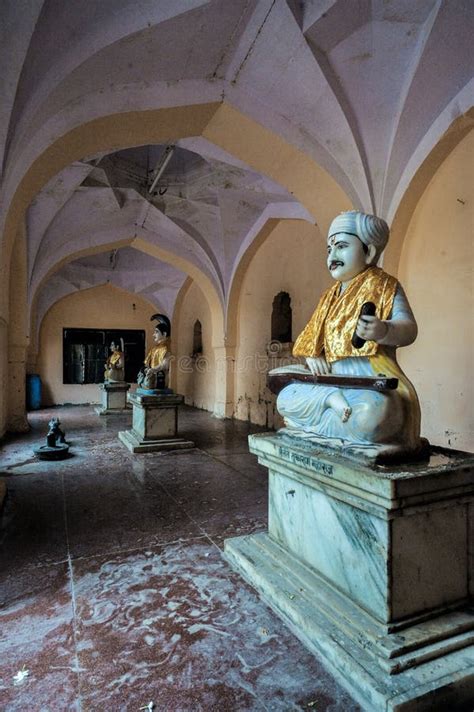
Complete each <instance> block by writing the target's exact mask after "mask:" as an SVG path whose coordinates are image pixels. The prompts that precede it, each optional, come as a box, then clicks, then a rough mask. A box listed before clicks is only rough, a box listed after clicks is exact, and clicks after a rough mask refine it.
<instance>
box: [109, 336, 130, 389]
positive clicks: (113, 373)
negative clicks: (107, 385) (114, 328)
mask: <svg viewBox="0 0 474 712" xmlns="http://www.w3.org/2000/svg"><path fill="white" fill-rule="evenodd" d="M110 351H111V354H110V356H109V357H108V358H107V361H106V362H105V371H104V380H105V381H109V382H113V383H116V382H123V381H124V380H125V357H124V354H123V351H122V350H121V348H120V345H119V344H118V343H117V342H115V341H112V343H111V344H110Z"/></svg>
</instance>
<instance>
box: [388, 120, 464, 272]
mask: <svg viewBox="0 0 474 712" xmlns="http://www.w3.org/2000/svg"><path fill="white" fill-rule="evenodd" d="M473 128H474V109H471V111H469V112H468V113H467V114H465V115H464V116H460V117H458V118H457V119H455V120H454V121H453V122H452V124H451V126H450V127H449V129H448V130H447V131H446V132H445V133H444V134H443V136H442V137H441V138H440V140H439V141H438V143H437V144H436V145H435V146H434V147H433V148H432V150H431V151H430V153H429V154H428V156H427V157H426V158H425V160H424V161H423V162H422V164H421V165H420V166H419V168H418V170H417V171H416V173H415V175H414V176H413V178H412V180H411V181H410V183H409V185H408V186H407V188H406V190H405V192H404V194H403V197H402V199H401V201H400V203H399V205H398V208H397V211H396V213H395V215H394V218H393V221H392V225H391V231H390V241H389V243H388V246H387V249H386V250H385V253H384V255H383V265H384V269H386V270H387V272H390V273H391V274H395V275H396V274H398V269H399V264H400V256H401V254H402V249H403V245H404V241H405V237H406V234H407V231H408V227H409V224H410V221H411V219H412V217H413V214H414V212H415V208H416V206H417V205H418V203H419V201H420V198H421V196H422V195H423V193H424V192H425V190H426V188H427V186H428V184H429V182H430V181H431V179H432V178H433V176H434V175H435V174H436V172H437V171H438V169H439V167H440V166H441V164H442V163H443V161H444V160H445V159H446V158H447V157H448V156H449V155H450V153H452V151H454V149H455V148H456V146H457V145H458V144H459V143H460V142H461V141H462V140H463V138H465V136H467V134H468V133H469V132H470V131H472V130H473Z"/></svg>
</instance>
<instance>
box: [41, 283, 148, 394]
mask: <svg viewBox="0 0 474 712" xmlns="http://www.w3.org/2000/svg"><path fill="white" fill-rule="evenodd" d="M133 304H135V309H134V308H133ZM154 309H155V310H156V308H154V307H153V305H152V304H150V302H147V301H146V300H145V299H143V298H141V297H139V296H138V295H137V294H130V293H128V292H125V291H123V290H121V289H117V288H116V287H114V286H112V285H109V284H107V285H103V286H101V287H94V288H92V289H86V290H83V291H81V292H75V293H74V294H70V295H68V296H67V297H64V298H63V299H61V300H60V301H59V302H57V303H56V304H54V306H52V307H51V309H50V310H49V311H48V312H47V314H46V316H45V318H44V319H43V323H42V324H41V329H40V338H39V355H38V363H37V366H38V369H37V372H38V373H39V374H40V376H41V381H42V385H43V405H52V404H60V403H97V402H98V401H99V386H98V385H97V384H92V383H91V384H82V385H81V384H63V367H62V365H63V328H67V327H69V328H71V329H75V328H79V329H145V331H146V347H147V349H148V348H149V347H150V346H151V345H152V344H153V325H154V323H153V322H150V316H151V315H152V314H153V313H154Z"/></svg>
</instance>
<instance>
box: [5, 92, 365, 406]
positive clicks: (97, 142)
mask: <svg viewBox="0 0 474 712" xmlns="http://www.w3.org/2000/svg"><path fill="white" fill-rule="evenodd" d="M46 135H47V132H46V134H44V135H43V139H42V140H44V141H46V140H47V139H46ZM196 136H202V137H203V138H205V139H206V140H208V141H210V142H211V143H213V144H215V145H217V146H219V147H221V148H223V149H224V150H225V151H227V152H229V153H231V154H232V155H234V156H236V157H237V158H239V159H240V160H242V161H244V162H245V163H246V164H247V165H249V166H250V167H251V168H252V169H253V170H255V171H257V172H259V173H262V174H264V175H267V176H268V177H270V178H271V179H272V180H274V181H276V182H277V183H279V184H281V185H282V186H284V187H286V188H287V189H288V190H289V192H290V193H291V194H293V195H294V196H295V197H296V198H297V199H298V200H299V201H300V202H301V203H302V204H303V205H304V206H305V208H306V209H307V210H308V212H309V213H310V214H311V215H312V216H313V217H316V216H317V218H318V224H319V225H320V226H321V229H322V230H325V229H326V227H327V225H328V224H329V222H330V220H331V219H332V217H333V215H334V213H335V212H338V211H340V210H343V209H348V208H350V207H351V201H350V200H349V198H348V197H347V195H346V193H345V192H344V191H343V189H342V188H341V187H340V185H339V184H338V183H337V182H336V180H335V179H334V178H333V177H332V176H330V175H329V173H328V172H327V171H326V170H324V169H323V168H321V167H320V166H319V165H318V163H316V161H314V160H313V159H312V158H310V157H308V156H307V155H306V154H304V153H303V152H302V151H301V150H299V149H297V148H296V147H295V146H294V145H292V144H289V143H288V142H287V141H285V140H284V139H283V138H281V136H280V135H278V134H276V133H275V132H273V131H271V130H269V129H267V128H265V127H264V126H262V125H261V124H258V123H257V122H256V121H254V120H253V119H250V118H249V117H248V116H246V115H244V114H243V113H241V112H240V111H238V110H237V109H235V108H234V107H233V106H231V105H230V104H227V103H225V102H211V103H207V104H206V103H205V104H193V105H183V106H175V107H168V108H161V109H155V110H146V111H129V112H123V113H120V114H109V115H105V116H100V117H98V118H95V119H93V120H91V121H87V122H84V123H82V124H80V125H77V126H75V127H74V128H71V129H69V130H66V131H65V132H64V133H63V135H61V136H59V137H58V138H57V139H56V140H55V141H53V142H52V143H50V144H49V145H48V144H46V143H45V144H44V145H43V148H42V149H40V150H39V151H38V150H37V149H31V151H32V152H31V153H30V158H29V159H28V161H29V162H28V165H27V166H25V165H24V162H23V163H22V162H21V161H18V163H17V165H16V167H15V168H14V169H13V170H12V171H11V173H10V175H9V177H8V178H7V182H6V186H5V198H6V206H7V210H6V211H5V215H6V217H5V223H4V226H5V227H4V231H3V240H2V243H1V250H0V258H1V259H0V270H1V273H0V284H1V285H2V287H0V314H1V315H2V316H4V317H6V318H7V320H8V314H9V293H10V262H11V252H12V246H13V241H14V239H15V237H16V235H17V232H18V228H19V226H20V225H21V224H22V223H23V221H24V217H25V213H26V210H27V208H28V205H29V203H30V202H31V200H32V199H33V197H34V196H35V195H36V194H37V193H38V191H39V190H41V188H42V187H43V186H44V185H45V184H46V183H47V182H48V180H50V179H51V178H52V177H53V176H54V175H55V174H56V173H58V172H59V171H60V170H62V169H63V168H64V167H65V166H67V165H69V164H70V163H72V162H74V161H76V160H81V159H83V158H84V156H90V155H95V154H97V153H100V152H108V151H114V150H120V149H122V148H128V147H131V146H139V145H146V144H152V143H164V142H166V141H170V140H177V139H179V138H185V137H196ZM39 142H40V139H38V144H39ZM32 144H33V142H31V145H32ZM38 144H37V143H36V142H35V145H38ZM29 150H30V149H29V148H28V151H29ZM33 150H36V153H33ZM276 156H277V157H278V160H275V157H276ZM136 246H137V247H139V249H143V251H145V252H149V254H156V256H158V257H159V258H160V259H164V261H170V258H171V262H170V263H171V264H174V263H175V262H173V261H174V260H176V263H175V264H176V266H178V268H180V269H183V265H184V263H185V262H186V260H185V259H184V258H180V257H177V256H171V255H170V254H169V253H166V255H165V254H164V253H165V251H163V250H160V249H159V248H157V247H155V246H150V245H147V244H146V242H145V241H144V240H141V239H138V240H137V245H136ZM184 271H186V272H187V273H188V274H190V276H191V277H192V278H193V279H194V278H196V279H197V280H199V279H200V278H201V274H199V271H198V270H197V268H195V267H194V266H192V265H191V266H190V269H189V270H188V269H185V270H184ZM201 288H203V289H204V293H205V294H206V295H207V296H208V298H209V300H210V304H211V313H212V319H213V342H214V343H215V344H217V343H218V342H220V343H221V344H222V346H221V348H222V349H224V350H225V349H226V348H227V342H226V339H225V334H224V319H223V312H222V306H221V303H220V301H219V299H218V298H217V299H216V298H215V292H214V290H213V289H208V288H209V282H208V281H207V280H204V282H203V286H202V287H201ZM234 343H235V342H234ZM224 359H225V360H227V359H228V356H227V355H224ZM228 380H229V376H226V377H225V378H223V379H221V383H222V387H223V388H224V389H225V390H226V392H227V395H225V396H222V397H221V398H220V401H221V402H222V403H224V406H223V412H225V413H226V414H227V413H228V412H229V411H230V405H229V404H230V403H231V400H232V399H231V392H232V390H233V388H232V387H229V383H228ZM226 384H227V385H226Z"/></svg>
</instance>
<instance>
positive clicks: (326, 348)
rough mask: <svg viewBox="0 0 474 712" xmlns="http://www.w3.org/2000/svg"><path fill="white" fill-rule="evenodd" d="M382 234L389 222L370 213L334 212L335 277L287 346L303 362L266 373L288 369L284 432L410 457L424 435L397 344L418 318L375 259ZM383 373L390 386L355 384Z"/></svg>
mask: <svg viewBox="0 0 474 712" xmlns="http://www.w3.org/2000/svg"><path fill="white" fill-rule="evenodd" d="M388 237H389V228H388V225H387V223H386V222H385V221H384V220H382V219H380V218H378V217H376V216H375V215H367V214H365V213H361V212H358V211H349V212H345V213H342V214H341V215H339V216H337V217H336V218H335V220H333V222H332V224H331V226H330V229H329V234H328V240H327V265H328V269H329V271H330V274H331V276H332V277H333V278H334V279H335V280H336V281H335V284H334V285H333V286H332V287H331V288H330V289H328V290H327V291H326V292H325V293H324V294H323V295H322V297H321V299H320V301H319V303H318V305H317V307H316V310H315V312H314V313H313V315H312V317H311V319H310V321H309V322H308V324H307V325H306V327H305V329H304V330H303V332H302V333H301V334H300V335H299V336H298V338H297V340H296V342H295V345H294V348H293V355H294V356H303V357H304V358H305V360H306V365H305V367H303V366H300V367H298V366H289V367H284V368H283V369H276V370H274V371H272V372H270V373H271V374H275V373H276V372H278V373H279V374H281V373H282V372H287V373H288V375H289V381H290V382H289V385H287V386H286V387H285V388H283V390H282V391H281V392H280V394H279V396H278V399H277V409H278V412H279V413H280V414H281V415H282V416H283V419H284V422H285V426H286V431H284V432H287V434H290V435H293V436H297V437H303V438H305V439H309V440H313V441H315V442H320V443H322V444H325V445H329V446H332V447H337V448H343V449H347V448H349V449H350V448H352V449H354V448H355V449H356V450H360V451H364V450H365V452H366V453H371V451H372V453H373V452H380V451H383V452H385V453H386V454H387V455H388V456H390V455H394V456H396V455H397V454H400V453H401V452H403V453H404V454H405V455H406V456H408V457H409V456H410V454H411V455H413V456H414V457H416V456H417V455H418V456H419V455H420V453H424V452H425V450H426V446H427V443H426V441H425V440H424V439H420V406H419V402H418V398H417V395H416V392H415V389H414V388H413V386H412V384H411V383H410V381H409V380H408V379H407V377H406V376H405V374H404V373H403V372H402V370H401V369H400V366H399V365H398V363H397V360H396V349H397V348H398V347H400V346H407V345H408V344H411V343H412V342H413V341H414V340H415V339H416V336H417V325H416V321H415V318H414V316H413V312H412V310H411V308H410V305H409V303H408V300H407V298H406V296H405V293H404V291H403V288H402V286H401V284H400V283H399V282H398V281H397V280H396V279H395V278H394V277H392V276H390V275H389V274H387V273H386V272H384V271H383V270H382V269H380V268H379V267H376V266H375V263H376V261H377V260H378V258H379V256H380V254H381V253H382V251H383V249H384V248H385V246H386V244H387V241H388ZM368 305H370V306H369V307H368ZM367 307H368V308H367ZM292 371H294V372H295V373H296V372H297V373H299V374H302V373H303V372H305V373H307V374H308V375H310V374H312V375H313V376H316V377H320V376H327V375H330V374H332V375H334V376H341V377H346V378H345V379H342V380H341V382H342V381H344V382H345V383H347V384H349V386H348V387H346V386H345V385H344V386H338V385H333V384H330V385H324V384H322V383H311V382H298V381H291V378H290V374H291V372H292ZM381 374H383V375H384V376H386V377H388V378H392V379H393V378H396V379H398V385H397V387H396V389H394V390H387V391H378V390H373V389H368V388H367V389H366V388H364V387H361V386H360V381H361V377H362V380H363V378H364V377H365V378H367V382H369V380H370V381H371V380H373V378H374V377H378V376H380V375H381ZM347 377H348V378H347ZM371 377H372V378H371ZM304 378H306V377H304ZM309 380H313V379H312V378H311V379H309ZM321 380H324V379H323V378H322V379H321ZM326 380H330V379H326ZM332 380H336V381H337V379H332ZM356 383H358V385H357V387H351V384H356Z"/></svg>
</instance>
